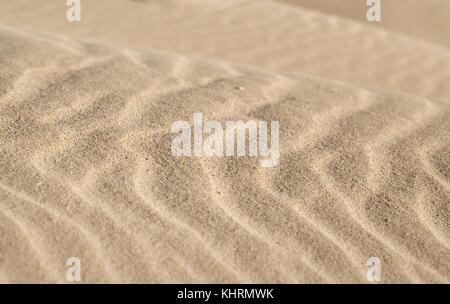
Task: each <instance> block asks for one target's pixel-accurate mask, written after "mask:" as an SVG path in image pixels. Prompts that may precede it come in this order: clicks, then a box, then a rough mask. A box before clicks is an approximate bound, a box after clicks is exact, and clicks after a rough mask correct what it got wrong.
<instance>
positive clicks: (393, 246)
mask: <svg viewBox="0 0 450 304" xmlns="http://www.w3.org/2000/svg"><path fill="white" fill-rule="evenodd" d="M64 2H65V1H56V0H52V1H48V0H45V1H43V0H39V1H32V3H30V1H23V0H15V1H3V0H1V1H0V7H1V9H0V283H22V282H26V283H30V282H37V283H42V282H45V283H47V282H58V283H65V282H67V280H66V271H67V269H68V266H66V260H67V259H68V258H69V257H73V256H74V257H78V258H79V259H80V260H81V266H82V282H84V283H90V282H106V283H108V282H114V283H129V282H145V283H263V282H264V283H367V280H366V270H367V267H366V266H365V263H366V261H367V259H368V258H369V257H379V258H380V260H381V263H382V281H381V282H382V283H437V282H439V283H449V282H450V239H449V235H450V227H449V223H450V219H449V217H450V204H449V201H450V200H449V198H450V185H449V183H450V133H449V130H450V119H449V117H450V85H449V83H450V49H448V45H449V44H448V41H446V40H445V39H449V38H448V36H447V37H446V36H445V35H442V36H440V35H437V34H436V35H434V36H432V37H430V38H429V39H425V38H424V37H429V36H427V35H426V33H427V32H426V31H423V32H418V33H417V35H413V34H411V32H408V31H406V30H405V31H402V29H403V28H404V27H401V26H400V25H399V26H398V27H396V26H395V22H394V20H389V22H387V25H385V26H381V27H380V26H377V25H370V24H368V23H367V22H365V19H364V18H365V15H362V16H361V19H360V20H357V18H356V17H354V15H353V13H352V12H351V11H349V10H351V8H352V6H349V8H348V10H347V12H348V14H344V13H342V12H340V11H330V7H327V8H328V9H327V10H323V11H321V10H319V9H321V7H320V6H317V7H313V8H315V9H317V10H313V9H311V7H309V8H306V7H305V6H302V4H305V3H302V2H308V1H302V0H298V1H291V2H296V3H294V4H293V3H287V2H288V1H281V0H280V1H243V0H232V1H228V0H227V1H219V0H217V1H216V0H211V1H207V0H189V1H187V0H183V1H181V0H170V1H125V0H121V1H117V2H115V3H116V4H111V1H106V0H95V1H94V0H92V1H89V0H85V1H82V3H83V4H82V22H80V23H76V22H75V23H69V22H67V21H66V19H65V11H66V9H67V7H66V6H65V5H64ZM364 2H365V1H364ZM416 2H417V1H416ZM117 3H118V4H117ZM323 3H326V1H324V2H323ZM438 3H439V1H421V2H420V3H419V2H417V5H422V6H423V7H424V11H433V9H435V10H436V11H438V10H442V8H440V7H438V6H437V5H438ZM322 9H323V8H322ZM340 9H342V7H340ZM417 11H420V10H417ZM444 12H445V10H444ZM330 13H331V14H330ZM339 14H341V16H339ZM346 17H351V18H353V19H347V18H346ZM355 18H356V19H355ZM428 18H432V16H429V17H428ZM447 21H448V20H447ZM403 22H404V20H403ZM411 22H415V21H413V20H411ZM417 22H421V23H422V24H423V27H424V28H428V29H429V28H432V26H433V22H431V23H430V24H428V23H427V19H421V20H420V21H417ZM392 24H394V25H392ZM428 25H429V26H430V27H427V26H428ZM415 26H418V25H417V24H415ZM410 31H411V30H410ZM430 32H432V31H431V30H430ZM424 33H425V34H424ZM239 88H241V89H239ZM196 112H201V113H203V116H204V119H205V120H218V121H221V122H224V121H229V120H233V121H236V120H243V121H248V120H252V119H253V120H265V121H273V120H278V121H279V122H280V162H279V164H278V166H276V167H273V168H262V167H260V166H259V162H258V159H257V158H254V157H235V158H233V157H221V158H219V157H191V158H189V157H184V158H176V157H174V156H172V153H171V150H170V144H171V141H172V139H173V137H174V135H173V134H171V133H170V129H171V125H172V123H174V122H175V121H177V120H188V121H191V122H192V117H193V113H196Z"/></svg>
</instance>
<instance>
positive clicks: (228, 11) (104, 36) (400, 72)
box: [0, 0, 450, 100]
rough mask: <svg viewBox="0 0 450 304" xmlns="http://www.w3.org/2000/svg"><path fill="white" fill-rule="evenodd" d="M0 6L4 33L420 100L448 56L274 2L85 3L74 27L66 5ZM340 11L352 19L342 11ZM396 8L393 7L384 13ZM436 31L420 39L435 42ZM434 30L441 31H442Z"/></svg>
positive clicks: (429, 93)
mask: <svg viewBox="0 0 450 304" xmlns="http://www.w3.org/2000/svg"><path fill="white" fill-rule="evenodd" d="M63 2H64V1H63ZM304 2H307V1H304ZM316 2H317V1H316ZM319 2H320V1H319ZM328 2H329V1H324V2H323V3H328ZM363 2H365V1H363ZM415 2H417V1H415ZM421 2H422V3H423V1H421ZM0 3H2V10H1V11H0V18H1V20H2V22H3V23H4V24H5V25H10V26H14V27H20V28H25V29H31V30H40V31H45V32H53V33H56V34H63V35H74V36H77V37H83V38H89V39H95V40H101V41H105V42H111V43H114V44H117V43H118V44H122V45H125V46H133V47H139V48H151V49H159V50H163V51H169V52H175V53H180V54H188V55H196V56H203V57H209V58H215V59H219V60H222V61H227V62H235V63H240V64H247V65H253V66H258V67H261V68H264V69H269V70H272V71H280V72H288V73H293V74H295V75H300V76H301V75H315V76H321V77H325V78H329V79H335V80H339V81H344V82H348V83H352V84H355V85H362V86H367V87H372V88H377V89H383V90H389V91H393V90H395V91H402V92H406V93H409V94H412V95H417V96H422V97H426V98H428V99H438V100H442V99H444V100H449V99H450V86H448V83H449V81H450V50H449V49H448V48H446V47H443V46H442V45H441V44H436V43H429V42H426V41H424V40H423V39H417V37H411V36H408V35H405V34H402V32H400V31H396V32H394V31H389V30H385V29H383V28H380V27H374V26H373V25H372V24H369V23H368V22H365V23H364V22H357V21H354V20H351V19H349V18H344V17H340V16H338V15H336V14H328V12H326V13H324V12H320V11H317V10H312V9H309V8H307V7H305V6H295V5H289V4H286V3H285V2H283V1H271V0H258V1H254V0H251V1H249V0H230V1H221V0H189V1H186V0H170V1H128V0H120V1H116V2H114V4H112V3H111V1H108V0H85V1H83V17H82V18H83V19H82V22H79V23H70V22H67V20H66V19H65V9H66V6H65V5H64V3H62V2H61V1H59V0H36V1H33V2H32V3H30V1H28V0H16V1H3V0H1V1H0ZM299 3H302V1H299ZM427 3H428V4H429V5H425V4H422V6H423V7H425V8H429V9H428V10H426V9H423V10H422V11H424V12H427V11H433V12H438V11H441V12H444V13H443V14H444V17H442V18H437V19H439V20H445V16H446V15H445V12H449V11H450V9H446V8H445V7H446V6H444V8H441V9H440V10H439V6H437V4H436V3H435V1H429V2H427ZM307 4H308V3H307ZM317 6H318V5H316V7H315V8H317ZM322 6H324V5H323V4H322ZM345 7H347V8H348V9H347V11H352V8H353V6H352V5H347V6H344V8H345ZM410 7H413V8H414V7H421V6H420V5H419V4H417V5H415V6H414V5H410ZM398 9H399V5H397V6H394V8H393V9H392V10H391V11H394V12H396V11H398ZM387 11H388V10H387ZM386 14H388V13H386ZM436 14H437V13H436ZM388 15H389V14H388ZM363 16H365V14H363ZM433 16H434V15H433ZM345 17H347V16H345ZM421 17H424V16H421ZM386 18H387V19H388V20H393V21H390V23H391V24H392V23H395V22H396V20H408V19H405V18H388V17H386ZM429 19H433V18H431V17H430V16H429V17H428V18H426V19H425V18H421V19H419V18H416V19H413V20H414V22H413V23H414V24H418V25H416V26H415V27H419V28H422V27H424V28H428V27H430V26H428V27H427V26H426V25H427V23H426V21H425V20H429ZM117 20H121V22H117ZM422 20H423V21H422ZM448 20H450V19H449V18H447V19H446V21H447V22H448ZM411 22H412V21H411ZM411 22H408V24H410V23H411ZM398 23H399V22H398ZM436 27H437V26H435V27H431V30H429V32H431V31H433V30H434V31H433V32H439V33H441V32H442V33H445V31H444V30H440V29H437V28H436ZM440 28H444V29H445V28H449V27H448V26H446V24H443V25H442V26H441V27H440ZM424 35H425V34H424ZM444 37H446V38H447V39H445V38H441V39H440V41H442V43H443V44H445V43H446V41H447V40H448V37H449V36H448V35H446V36H444ZM436 39H437V38H436Z"/></svg>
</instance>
